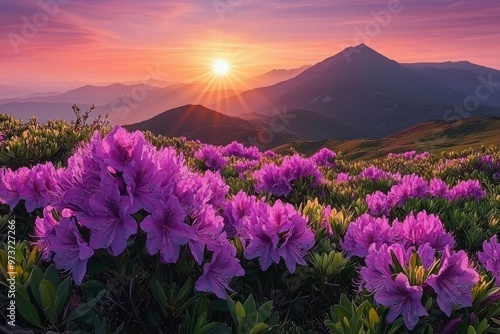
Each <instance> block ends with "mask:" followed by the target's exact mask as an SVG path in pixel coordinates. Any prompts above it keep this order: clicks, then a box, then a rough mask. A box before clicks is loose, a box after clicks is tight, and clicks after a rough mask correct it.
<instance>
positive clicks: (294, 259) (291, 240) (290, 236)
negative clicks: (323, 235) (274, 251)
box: [278, 214, 315, 273]
mask: <svg viewBox="0 0 500 334" xmlns="http://www.w3.org/2000/svg"><path fill="white" fill-rule="evenodd" d="M290 223H291V226H289V227H288V231H286V233H285V235H284V239H285V241H284V242H283V244H282V245H281V247H280V248H279V251H278V254H279V255H280V256H281V257H282V258H283V259H285V264H286V267H287V268H288V271H289V272H290V273H294V272H295V268H296V266H297V263H298V264H301V265H303V266H305V265H306V262H305V261H304V255H305V254H306V253H307V251H308V250H309V249H311V248H312V247H313V246H314V243H315V239H314V233H313V232H312V231H311V230H310V229H308V228H307V221H306V220H305V219H304V218H302V216H300V215H299V214H293V215H292V217H291V218H290Z"/></svg>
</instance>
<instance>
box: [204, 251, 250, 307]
mask: <svg viewBox="0 0 500 334" xmlns="http://www.w3.org/2000/svg"><path fill="white" fill-rule="evenodd" d="M235 255H236V250H235V249H234V248H233V247H232V246H231V245H227V246H226V247H221V248H220V249H218V250H216V251H215V252H214V253H213V255H212V261H210V262H209V263H206V264H205V265H204V266H203V275H201V277H200V278H199V279H198V280H197V281H196V284H195V288H196V290H198V291H207V292H213V293H215V295H216V296H217V297H219V298H221V299H224V298H226V295H227V292H226V289H228V285H229V283H230V282H231V280H232V279H233V277H235V276H243V275H245V271H244V270H243V268H242V267H241V265H240V263H239V260H238V259H237V258H236V257H235Z"/></svg>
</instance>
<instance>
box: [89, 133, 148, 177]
mask: <svg viewBox="0 0 500 334" xmlns="http://www.w3.org/2000/svg"><path fill="white" fill-rule="evenodd" d="M145 145H146V140H145V139H144V136H143V134H142V132H140V131H136V132H134V133H132V134H130V133H128V132H127V130H125V129H124V128H121V127H120V126H118V125H117V126H115V127H114V129H113V130H112V131H111V132H110V133H109V134H108V135H106V137H104V138H103V139H102V141H101V142H100V143H98V144H95V145H94V146H93V154H95V155H96V156H97V157H98V158H100V159H101V160H102V162H103V163H104V164H105V165H106V166H109V167H112V168H114V169H115V170H117V171H120V172H121V171H123V169H124V168H125V166H127V165H128V164H130V163H132V162H133V161H135V160H136V159H137V157H140V156H141V155H142V150H143V149H144V146H145Z"/></svg>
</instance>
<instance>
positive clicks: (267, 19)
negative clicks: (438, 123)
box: [0, 0, 500, 84]
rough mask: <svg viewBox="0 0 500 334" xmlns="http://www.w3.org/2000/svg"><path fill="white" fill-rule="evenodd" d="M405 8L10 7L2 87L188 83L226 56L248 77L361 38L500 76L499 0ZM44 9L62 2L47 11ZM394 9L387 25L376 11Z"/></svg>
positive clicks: (106, 0)
mask: <svg viewBox="0 0 500 334" xmlns="http://www.w3.org/2000/svg"><path fill="white" fill-rule="evenodd" d="M395 2H396V4H394V3H395ZM397 2H398V1H396V0H390V1H389V0H387V1H378V0H376V1H367V0H345V1H339V0H307V1H293V0H215V1H212V0H196V1H165V0H143V1H138V0H133V1H132V0H122V1H117V0H115V1H112V0H38V1H35V0H22V1H20V0H2V2H1V4H0V36H1V39H0V65H1V71H0V83H4V84H5V83H14V82H18V81H73V80H77V81H84V82H89V83H100V82H119V81H136V80H138V81H140V80H142V79H143V78H144V77H145V76H147V75H148V72H149V71H151V69H154V71H157V72H159V73H157V75H158V76H161V79H162V80H165V81H170V82H175V81H183V82H186V81H192V80H196V79H197V78H200V77H203V76H204V75H207V73H210V71H211V68H210V67H211V64H212V62H213V60H215V59H219V58H222V59H227V60H228V61H229V63H230V64H231V67H232V68H233V69H234V72H233V75H235V73H237V75H239V76H241V78H245V77H251V76H254V75H258V74H261V73H263V72H266V71H268V70H270V69H272V68H294V67H299V66H302V65H306V64H314V63H317V62H319V61H321V60H323V59H324V58H327V57H329V56H331V55H333V54H336V53H338V52H339V51H341V50H342V49H344V48H345V47H347V46H350V45H357V44H359V43H362V42H365V43H366V44H367V45H368V46H370V47H372V48H374V49H375V50H377V51H378V52H380V53H382V54H384V55H386V56H388V57H390V58H392V59H394V60H397V61H399V62H420V61H436V62H437V61H447V60H452V61H457V60H469V61H471V62H474V63H478V64H481V65H485V66H488V67H493V68H496V69H500V57H499V55H500V29H498V28H499V25H498V22H500V6H498V2H497V1H494V0H474V1H472V0H471V1H464V0H462V1H457V0H413V1H411V0H401V1H400V2H399V5H397ZM40 3H46V4H51V5H50V6H49V7H46V11H44V10H43V9H42V7H41V5H40ZM54 4H56V5H57V6H54ZM391 4H392V5H391ZM391 6H392V9H393V12H394V13H393V14H390V17H387V16H384V17H383V20H384V21H383V22H382V21H380V22H382V23H380V22H378V21H377V19H376V18H375V17H374V13H380V12H381V11H385V13H389V12H388V7H391ZM46 12H48V14H46ZM379 20H381V18H379ZM367 24H368V25H367ZM33 25H34V26H35V29H36V31H33ZM370 29H371V30H370ZM363 32H364V33H368V35H364V36H360V33H363Z"/></svg>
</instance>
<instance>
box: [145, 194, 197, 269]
mask: <svg viewBox="0 0 500 334" xmlns="http://www.w3.org/2000/svg"><path fill="white" fill-rule="evenodd" d="M185 218H186V212H185V211H184V209H183V208H182V207H181V206H180V204H179V200H178V199H177V198H176V197H175V196H167V197H166V198H164V199H163V200H158V201H157V202H156V205H155V208H154V210H153V213H152V214H151V215H149V216H147V217H146V218H145V219H144V220H143V221H142V222H141V229H142V230H143V231H144V232H146V233H147V241H146V248H147V249H148V251H149V254H151V255H154V254H156V253H158V252H159V253H160V261H161V262H163V263H175V262H177V259H178V258H179V252H180V246H182V245H184V244H186V243H188V242H189V240H196V234H195V232H194V230H193V228H192V227H191V226H189V225H186V224H185V223H184V219H185Z"/></svg>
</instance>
